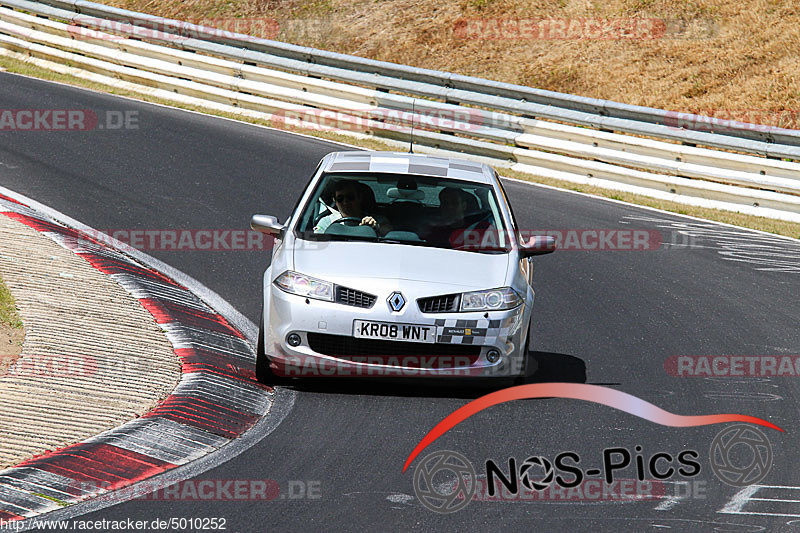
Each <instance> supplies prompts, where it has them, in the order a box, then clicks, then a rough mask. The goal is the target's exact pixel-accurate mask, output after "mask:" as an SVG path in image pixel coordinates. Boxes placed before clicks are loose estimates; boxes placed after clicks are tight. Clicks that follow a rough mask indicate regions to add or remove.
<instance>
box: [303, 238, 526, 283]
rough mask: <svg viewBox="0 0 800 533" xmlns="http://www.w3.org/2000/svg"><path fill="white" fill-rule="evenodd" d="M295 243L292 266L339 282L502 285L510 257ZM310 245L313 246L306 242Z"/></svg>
mask: <svg viewBox="0 0 800 533" xmlns="http://www.w3.org/2000/svg"><path fill="white" fill-rule="evenodd" d="M296 244H297V246H296V248H295V251H294V270H295V271H297V272H300V273H303V274H307V275H309V276H313V277H317V278H320V279H324V280H328V281H334V282H341V281H342V280H344V279H353V278H356V279H357V278H380V279H387V280H409V281H423V282H429V283H440V284H446V285H452V286H461V287H464V288H469V289H490V288H493V287H498V286H501V285H503V284H504V283H505V278H506V273H507V271H508V262H509V258H510V255H511V254H508V253H505V254H483V253H477V252H465V251H461V250H446V249H441V248H429V247H425V246H410V245H402V244H390V243H385V244H380V243H369V242H353V241H350V242H330V241H328V242H313V243H309V241H297V243H296ZM308 244H311V246H305V245H308ZM304 247H305V248H309V249H303V248H304Z"/></svg>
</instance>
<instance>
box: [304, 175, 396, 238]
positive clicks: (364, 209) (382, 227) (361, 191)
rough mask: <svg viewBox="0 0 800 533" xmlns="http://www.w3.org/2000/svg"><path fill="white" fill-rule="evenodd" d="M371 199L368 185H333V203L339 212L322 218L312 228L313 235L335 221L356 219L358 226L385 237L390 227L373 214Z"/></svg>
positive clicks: (348, 182) (345, 182)
mask: <svg viewBox="0 0 800 533" xmlns="http://www.w3.org/2000/svg"><path fill="white" fill-rule="evenodd" d="M372 198H373V197H372V189H370V188H369V185H366V184H364V183H359V182H357V181H352V180H345V181H339V182H337V183H336V184H335V185H334V190H333V201H334V203H335V205H336V209H337V210H338V211H339V212H338V213H335V212H334V213H331V214H330V215H327V216H325V217H323V218H322V219H321V220H320V221H319V222H318V223H317V225H316V226H314V233H325V230H327V229H328V227H329V226H330V225H331V224H333V223H334V222H336V221H337V220H341V219H343V218H356V219H360V221H361V222H360V223H359V224H358V225H359V226H369V227H371V228H372V229H374V230H375V233H377V234H378V235H381V236H383V235H386V233H388V232H389V231H391V225H390V224H389V221H388V219H386V218H385V217H382V216H380V215H376V214H374V212H373V210H374V208H375V206H374V201H370V200H371V199H372ZM370 204H371V205H370Z"/></svg>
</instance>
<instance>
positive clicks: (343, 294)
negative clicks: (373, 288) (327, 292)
mask: <svg viewBox="0 0 800 533" xmlns="http://www.w3.org/2000/svg"><path fill="white" fill-rule="evenodd" d="M376 298H377V297H376V296H373V295H372V294H367V293H366V292H361V291H357V290H355V289H349V288H347V287H340V286H338V285H337V286H336V301H337V302H338V303H340V304H345V305H353V306H355V307H363V308H365V309H368V308H370V307H372V306H373V304H375V299H376Z"/></svg>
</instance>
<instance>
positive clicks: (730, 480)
mask: <svg viewBox="0 0 800 533" xmlns="http://www.w3.org/2000/svg"><path fill="white" fill-rule="evenodd" d="M691 453H693V454H694V457H697V453H696V452H691ZM570 454H572V455H573V456H577V454H574V453H573V452H570ZM658 456H661V457H659V458H663V457H664V456H668V454H665V453H657V454H655V455H654V456H653V457H652V458H651V464H652V462H653V461H652V459H654V458H656V457H658ZM772 457H773V455H772V446H771V445H770V443H769V441H768V439H767V437H766V435H764V433H762V432H761V431H759V430H758V429H756V428H755V427H753V426H752V425H749V424H735V425H732V426H729V427H726V428H725V429H723V430H722V431H720V432H719V433H717V435H716V436H715V437H714V439H713V441H712V443H711V447H710V450H709V460H710V463H711V470H712V471H713V472H714V474H715V475H716V476H717V477H718V478H719V479H720V480H721V481H722V482H723V483H726V484H728V485H731V486H735V487H744V486H747V485H753V484H756V483H759V482H760V481H761V480H763V479H764V478H765V477H766V476H767V474H769V471H770V468H771V467H772ZM578 461H579V459H578ZM638 462H639V461H638V460H637V463H638ZM489 464H491V465H494V463H493V462H491V461H487V478H491V477H492V476H489V475H488V470H490V468H489V466H488V465H489ZM629 464H630V461H627V462H625V463H624V464H615V465H611V466H613V467H615V468H616V467H619V468H622V467H624V466H628V465H629ZM689 464H691V465H696V467H697V468H696V469H695V471H694V472H692V473H691V474H690V475H696V474H698V473H699V472H700V465H699V463H695V462H694V461H691V462H690V463H689ZM575 466H576V465H571V468H570V470H569V471H570V472H572V473H573V475H574V468H575ZM556 470H557V469H556V468H554V465H553V463H551V462H550V460H549V459H547V458H546V457H542V456H533V457H529V458H528V459H527V460H526V461H524V462H523V463H521V464H520V467H519V472H513V473H512V472H510V473H509V474H510V475H512V476H515V479H519V481H520V482H521V484H522V485H523V486H524V487H526V488H527V489H528V490H532V491H543V490H545V489H547V488H548V487H550V486H551V485H552V483H553V482H554V481H555V482H556V483H558V484H559V485H560V484H561V483H562V481H561V477H560V476H558V475H556V473H557V472H556ZM593 470H596V471H597V472H598V473H599V472H600V470H599V469H592V470H587V471H586V473H592V474H593V473H594V472H593ZM612 470H613V468H612ZM672 470H673V469H670V471H672ZM534 472H537V473H538V475H534ZM580 474H581V479H583V477H584V476H583V474H584V473H583V472H581V473H580ZM670 475H671V474H670ZM655 477H657V478H660V479H665V478H666V477H669V476H668V475H667V476H665V475H656V476H655ZM639 479H642V478H641V476H640V478H639ZM514 485H515V486H516V482H515V483H514ZM573 485H574V483H573ZM567 486H568V485H567ZM477 488H478V478H477V475H476V473H475V468H474V467H473V466H472V463H470V461H469V460H468V459H467V458H466V457H464V456H463V455H462V454H460V453H458V452H454V451H450V450H440V451H437V452H433V453H431V454H429V455H427V456H425V458H424V459H422V460H421V461H420V463H419V465H418V466H417V467H416V469H415V470H414V493H415V494H416V495H417V499H418V500H419V502H420V503H421V504H422V505H423V506H424V507H426V508H427V509H430V510H431V511H434V512H436V513H444V514H446V513H454V512H456V511H459V510H461V509H463V508H464V507H466V506H467V505H469V502H470V501H471V500H472V499H473V498H474V497H475V493H476V490H477ZM492 488H493V487H492ZM515 490H517V489H515Z"/></svg>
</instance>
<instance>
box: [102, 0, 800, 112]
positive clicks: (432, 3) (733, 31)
mask: <svg viewBox="0 0 800 533" xmlns="http://www.w3.org/2000/svg"><path fill="white" fill-rule="evenodd" d="M103 3H106V4H108V5H113V6H116V7H122V8H126V9H131V10H134V11H140V12H145V13H152V14H155V15H159V16H164V17H169V18H177V19H180V20H187V21H197V22H206V23H208V24H209V25H213V26H215V27H221V28H222V29H230V30H231V31H238V32H241V33H251V34H253V35H258V36H261V37H267V38H276V39H278V40H281V41H286V42H291V43H295V44H300V45H305V46H313V47H316V48H322V49H325V50H330V51H335V52H341V53H346V54H354V55H358V56H362V57H367V58H371V59H378V60H383V61H391V62H396V63H403V64H408V65H414V66H417V67H426V68H432V69H439V70H446V71H449V72H457V73H460V74H466V75H472V76H480V77H484V78H489V79H493V80H499V81H505V82H509V83H517V84H521V85H527V86H531V87H537V88H541V89H548V90H553V91H559V92H566V93H572V94H577V95H581V96H587V97H595V98H604V99H609V100H614V101H619V102H625V103H629V104H638V105H645V106H652V107H657V108H661V109H668V110H674V111H695V112H700V113H703V114H711V115H713V116H717V117H720V118H724V119H727V118H734V119H738V120H744V121H747V122H756V123H761V124H770V125H778V126H783V127H791V128H800V85H798V80H800V10H798V9H796V6H795V5H793V4H792V2H783V3H781V2H767V1H753V0H750V1H746V2H730V1H726V0H696V1H692V2H684V1H681V0H665V1H661V2H651V1H643V0H607V1H603V2H600V1H598V0H541V1H537V2H530V1H529V0H413V1H412V0H280V1H278V0H247V1H243V2H230V1H228V0H194V1H192V2H185V1H183V0H161V1H159V2H153V1H152V0H105V1H104V2H103ZM232 19H236V20H232Z"/></svg>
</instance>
